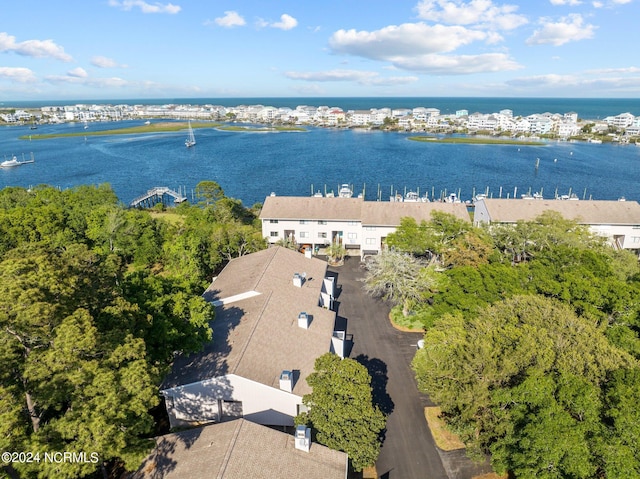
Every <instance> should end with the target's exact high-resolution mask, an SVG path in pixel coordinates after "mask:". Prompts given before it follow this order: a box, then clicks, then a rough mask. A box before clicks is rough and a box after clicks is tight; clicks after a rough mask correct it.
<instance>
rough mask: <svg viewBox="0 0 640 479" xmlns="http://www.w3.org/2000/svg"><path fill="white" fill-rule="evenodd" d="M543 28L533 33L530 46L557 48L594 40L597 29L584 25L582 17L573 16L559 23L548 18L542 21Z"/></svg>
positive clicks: (528, 42)
mask: <svg viewBox="0 0 640 479" xmlns="http://www.w3.org/2000/svg"><path fill="white" fill-rule="evenodd" d="M540 23H541V25H542V28H541V29H539V30H536V31H534V32H533V35H531V37H529V38H528V39H527V44H528V45H543V44H551V45H555V46H560V45H564V44H565V43H568V42H572V41H578V40H586V39H589V38H593V35H594V32H595V30H596V28H597V27H595V26H594V25H591V24H584V20H583V18H582V15H579V14H576V13H574V14H571V15H568V16H566V17H563V18H561V19H560V21H558V22H553V21H551V20H550V19H548V18H542V19H540Z"/></svg>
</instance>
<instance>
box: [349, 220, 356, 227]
mask: <svg viewBox="0 0 640 479" xmlns="http://www.w3.org/2000/svg"><path fill="white" fill-rule="evenodd" d="M348 225H349V226H358V222H357V221H349V222H348Z"/></svg>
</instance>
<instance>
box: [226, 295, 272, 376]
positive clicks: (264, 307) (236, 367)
mask: <svg viewBox="0 0 640 479" xmlns="http://www.w3.org/2000/svg"><path fill="white" fill-rule="evenodd" d="M272 294H273V291H269V296H267V298H266V299H265V301H264V304H263V305H262V309H261V310H260V314H259V315H258V317H257V318H256V321H255V323H254V324H253V328H252V329H251V333H249V337H248V338H247V340H246V341H245V343H244V345H243V346H242V352H241V353H240V355H239V356H238V360H237V361H236V365H235V367H234V368H233V370H232V371H229V373H228V374H235V373H236V371H237V370H238V366H240V363H241V362H242V358H243V357H244V353H245V352H246V351H247V348H248V347H249V343H250V342H251V339H252V338H253V333H255V332H256V329H257V328H258V324H259V323H260V321H261V320H262V315H263V314H264V310H265V309H267V305H268V304H269V301H271V295H272Z"/></svg>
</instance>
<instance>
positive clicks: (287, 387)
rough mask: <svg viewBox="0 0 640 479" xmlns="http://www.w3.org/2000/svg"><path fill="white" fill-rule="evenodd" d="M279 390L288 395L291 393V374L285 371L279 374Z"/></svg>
mask: <svg viewBox="0 0 640 479" xmlns="http://www.w3.org/2000/svg"><path fill="white" fill-rule="evenodd" d="M280 389H281V390H283V391H286V392H288V393H290V392H292V391H293V373H292V372H291V371H287V370H286V369H285V370H284V371H282V373H280Z"/></svg>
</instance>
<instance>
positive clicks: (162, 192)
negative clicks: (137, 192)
mask: <svg viewBox="0 0 640 479" xmlns="http://www.w3.org/2000/svg"><path fill="white" fill-rule="evenodd" d="M169 198H173V202H174V204H179V203H182V202H183V201H186V200H187V197H186V196H182V195H181V194H180V193H177V192H176V191H174V190H172V189H170V188H168V187H166V186H156V187H155V188H152V189H150V190H148V191H147V192H146V193H145V194H144V195H141V196H138V197H137V198H135V199H134V200H133V201H132V202H131V203H129V206H131V207H132V208H151V207H152V206H154V205H156V204H158V203H162V204H164V205H166V204H168V203H169V201H170V200H169Z"/></svg>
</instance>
